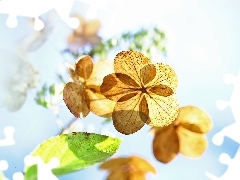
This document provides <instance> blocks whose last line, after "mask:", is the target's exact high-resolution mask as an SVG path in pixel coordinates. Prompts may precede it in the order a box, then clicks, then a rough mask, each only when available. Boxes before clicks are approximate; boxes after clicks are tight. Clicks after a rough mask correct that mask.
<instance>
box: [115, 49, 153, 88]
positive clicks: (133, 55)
mask: <svg viewBox="0 0 240 180" xmlns="http://www.w3.org/2000/svg"><path fill="white" fill-rule="evenodd" d="M150 63H151V62H150V60H149V59H148V58H147V57H145V56H144V55H143V54H141V53H140V52H137V51H122V52H120V53H118V54H117V55H116V57H115V59H114V70H115V73H122V74H126V75H128V76H130V77H131V78H132V79H134V80H135V81H136V83H137V84H139V86H141V85H142V83H141V69H142V68H143V67H144V66H145V65H147V64H150Z"/></svg>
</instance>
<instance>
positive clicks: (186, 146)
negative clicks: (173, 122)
mask: <svg viewBox="0 0 240 180" xmlns="http://www.w3.org/2000/svg"><path fill="white" fill-rule="evenodd" d="M177 134H178V138H179V148H180V149H179V152H180V153H182V154H183V155H185V156H188V157H199V156H201V155H202V154H203V152H204V151H205V149H206V148H207V138H206V135H204V134H200V133H195V132H192V131H190V130H188V129H185V128H184V127H182V126H181V125H179V126H178V127H177Z"/></svg>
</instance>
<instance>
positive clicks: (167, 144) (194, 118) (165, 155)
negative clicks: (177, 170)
mask: <svg viewBox="0 0 240 180" xmlns="http://www.w3.org/2000/svg"><path fill="white" fill-rule="evenodd" d="M211 129H212V121H211V118H210V117H209V115H208V114H207V113H206V112H205V111H203V110H202V109H200V108H198V107H195V106H185V107H181V108H179V114H178V117H177V118H176V120H175V121H174V122H173V123H172V124H170V125H169V126H166V127H161V128H159V127H153V128H152V129H151V132H153V133H154V134H155V137H154V140H153V154H154V156H155V158H156V159H157V160H158V161H160V162H162V163H168V162H170V161H171V160H173V159H174V158H175V156H176V155H177V154H178V153H181V154H183V155H185V156H188V157H199V156H201V155H202V154H203V152H204V151H205V149H206V148H207V138H206V135H205V134H206V133H207V132H209V131H210V130H211Z"/></svg>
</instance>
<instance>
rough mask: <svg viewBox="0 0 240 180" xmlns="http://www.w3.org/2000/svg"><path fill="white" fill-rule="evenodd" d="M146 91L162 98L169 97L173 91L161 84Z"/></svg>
mask: <svg viewBox="0 0 240 180" xmlns="http://www.w3.org/2000/svg"><path fill="white" fill-rule="evenodd" d="M148 91H150V92H151V93H154V94H157V95H159V96H164V97H167V96H170V95H172V94H173V90H172V89H171V88H170V87H168V86H165V85H162V84H160V85H156V86H153V87H151V88H149V89H148Z"/></svg>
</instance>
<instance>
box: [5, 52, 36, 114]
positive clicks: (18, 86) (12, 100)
mask: <svg viewBox="0 0 240 180" xmlns="http://www.w3.org/2000/svg"><path fill="white" fill-rule="evenodd" d="M37 80H38V73H37V71H36V70H35V69H34V68H33V66H32V65H31V64H29V63H28V62H26V61H24V60H23V59H21V58H20V57H18V56H17V55H15V54H13V53H12V52H7V51H3V50H0V82H1V86H0V92H1V94H0V107H7V109H8V110H10V111H17V110H19V109H20V108H21V107H22V105H23V103H24V101H25V99H26V96H27V91H28V90H29V89H31V88H33V87H35V86H36V83H37Z"/></svg>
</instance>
